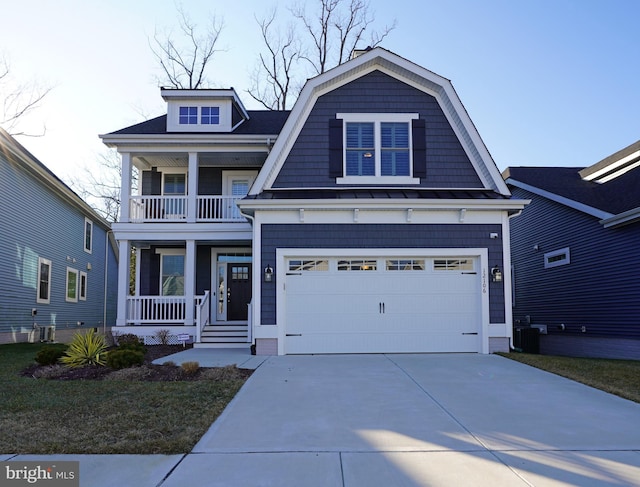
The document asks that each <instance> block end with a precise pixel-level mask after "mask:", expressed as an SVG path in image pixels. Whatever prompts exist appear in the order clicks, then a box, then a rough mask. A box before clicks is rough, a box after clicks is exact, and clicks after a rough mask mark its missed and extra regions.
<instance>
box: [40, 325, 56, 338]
mask: <svg viewBox="0 0 640 487" xmlns="http://www.w3.org/2000/svg"><path fill="white" fill-rule="evenodd" d="M55 338H56V326H55V325H49V326H41V327H40V341H41V342H52V341H54V340H55Z"/></svg>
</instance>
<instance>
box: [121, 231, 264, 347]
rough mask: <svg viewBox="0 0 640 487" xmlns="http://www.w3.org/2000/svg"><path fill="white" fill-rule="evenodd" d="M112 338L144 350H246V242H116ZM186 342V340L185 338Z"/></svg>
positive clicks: (249, 312) (249, 309) (249, 320)
mask: <svg viewBox="0 0 640 487" xmlns="http://www.w3.org/2000/svg"><path fill="white" fill-rule="evenodd" d="M120 266H121V267H120V278H119V279H120V282H119V286H118V314H117V321H116V326H115V327H113V329H112V331H113V333H114V334H124V333H133V334H136V335H138V336H140V337H142V338H143V339H144V341H145V343H147V344H155V343H161V340H162V339H163V338H162V335H164V337H165V338H164V339H165V340H166V341H168V343H169V344H176V343H182V342H189V343H191V342H192V343H194V344H195V346H212V347H213V346H226V347H247V346H249V345H250V344H251V343H252V336H251V328H252V327H251V326H250V325H251V323H252V316H253V310H252V299H251V274H252V254H251V248H250V246H249V245H248V242H244V243H242V245H240V244H239V245H238V246H237V247H226V246H225V247H221V246H218V245H216V243H213V242H207V241H195V240H186V241H167V242H153V243H150V242H144V241H135V242H131V241H122V240H121V241H120ZM187 336H188V338H187Z"/></svg>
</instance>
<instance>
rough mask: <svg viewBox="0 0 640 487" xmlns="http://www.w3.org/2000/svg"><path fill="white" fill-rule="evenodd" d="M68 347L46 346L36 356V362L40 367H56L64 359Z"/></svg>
mask: <svg viewBox="0 0 640 487" xmlns="http://www.w3.org/2000/svg"><path fill="white" fill-rule="evenodd" d="M66 349H67V347H66V346H65V347H60V346H53V345H45V346H44V347H42V348H41V349H40V351H39V352H38V353H37V354H36V362H38V363H39V364H40V365H54V364H57V363H58V360H60V358H62V356H63V355H64V352H65V350H66Z"/></svg>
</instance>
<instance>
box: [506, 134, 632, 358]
mask: <svg viewBox="0 0 640 487" xmlns="http://www.w3.org/2000/svg"><path fill="white" fill-rule="evenodd" d="M503 175H504V178H505V180H506V182H507V184H508V186H509V188H510V189H511V191H512V192H513V195H514V197H518V198H527V199H530V200H531V201H532V203H531V204H530V205H529V206H527V207H526V208H525V209H524V210H523V211H522V214H521V215H519V216H517V217H515V218H513V219H512V220H511V255H512V263H513V274H514V279H513V283H514V308H513V309H514V311H513V315H514V324H515V326H516V327H528V326H529V325H534V326H536V327H538V328H540V329H541V330H542V332H543V333H542V334H541V335H540V351H541V352H542V353H545V354H554V355H572V356H589V357H610V358H629V359H636V360H638V359H640V253H639V252H638V249H640V191H639V189H640V141H638V142H636V143H634V144H632V145H630V146H628V147H626V148H624V149H622V150H620V151H618V152H616V153H615V154H613V155H611V156H609V157H607V158H606V159H604V160H602V161H600V162H598V163H597V164H594V165H593V166H590V167H586V168H579V167H510V168H508V169H507V170H506V171H505V172H504V174H503Z"/></svg>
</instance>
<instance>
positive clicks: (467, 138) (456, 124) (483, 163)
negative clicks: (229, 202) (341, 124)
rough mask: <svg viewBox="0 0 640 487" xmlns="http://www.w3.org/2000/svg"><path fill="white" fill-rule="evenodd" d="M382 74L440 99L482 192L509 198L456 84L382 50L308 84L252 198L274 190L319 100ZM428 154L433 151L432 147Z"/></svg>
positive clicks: (379, 49) (266, 164)
mask: <svg viewBox="0 0 640 487" xmlns="http://www.w3.org/2000/svg"><path fill="white" fill-rule="evenodd" d="M376 71H377V72H381V73H384V74H385V75H388V76H390V77H391V78H394V79H396V80H399V81H401V82H403V83H405V84H406V85H408V86H411V87H413V88H415V89H417V90H419V91H420V92H422V93H426V94H429V95H431V96H433V97H434V98H435V100H436V101H437V104H438V106H439V107H440V109H441V110H442V112H443V113H444V115H445V117H446V119H447V121H448V123H449V125H450V126H451V128H452V129H453V131H454V132H455V135H456V137H457V139H458V141H459V142H460V144H461V146H462V148H463V150H464V153H465V154H466V157H468V159H469V161H470V162H471V164H472V165H473V168H474V170H475V172H476V174H477V177H478V178H479V180H480V181H481V185H482V188H481V189H487V190H492V191H495V192H496V193H499V194H501V195H504V196H506V197H508V196H509V195H510V193H509V190H508V188H507V186H506V184H505V183H504V180H503V179H502V177H501V175H500V171H499V170H498V168H497V166H496V164H495V162H494V161H493V159H492V157H491V155H490V154H489V151H488V150H487V148H486V147H485V145H484V142H483V141H482V139H481V138H480V135H479V134H478V132H477V130H476V128H475V126H474V125H473V123H472V121H471V119H470V118H469V115H468V114H467V112H466V110H465V108H464V106H463V105H462V103H461V102H460V99H459V98H458V95H457V94H456V92H455V90H454V88H453V85H452V84H451V82H450V81H449V80H448V79H446V78H443V77H442V76H439V75H437V74H435V73H433V72H432V71H429V70H427V69H425V68H422V67H420V66H418V65H416V64H414V63H412V62H410V61H408V60H406V59H404V58H402V57H400V56H398V55H396V54H394V53H392V52H390V51H387V50H385V49H382V48H380V47H377V48H374V49H371V50H368V51H366V52H364V53H363V54H361V55H359V56H358V57H356V58H354V59H352V60H350V61H348V62H346V63H344V64H342V65H340V66H337V67H335V68H333V69H331V70H329V71H327V72H325V73H323V74H321V75H319V76H316V77H315V78H312V79H310V80H309V81H307V83H306V84H305V86H304V88H303V90H302V92H301V94H300V97H299V98H298V100H297V102H296V104H295V105H294V107H293V110H292V111H291V114H290V116H289V118H288V119H287V122H286V123H285V125H284V127H283V129H282V132H281V133H280V136H279V137H278V140H277V141H276V143H275V144H274V146H273V149H272V151H271V153H270V155H269V156H268V157H267V160H266V162H265V164H264V166H263V168H262V170H261V172H260V174H259V176H258V178H257V180H256V182H255V184H254V185H253V187H252V189H251V192H250V196H255V195H257V194H259V193H260V192H262V191H268V190H270V189H272V188H273V187H274V183H275V181H276V178H277V177H278V174H279V172H280V170H281V169H282V167H283V165H284V163H285V161H286V159H287V157H288V155H289V153H290V151H291V150H292V147H293V145H294V144H295V142H296V139H297V138H298V135H299V134H300V132H301V130H302V128H303V126H304V125H305V122H306V121H307V119H308V117H309V115H310V113H311V111H312V110H313V108H314V106H315V105H316V102H317V101H318V99H319V98H320V97H321V96H323V95H325V94H327V93H330V92H332V91H334V90H336V89H338V88H340V87H342V86H345V85H347V84H348V83H351V82H352V81H354V80H357V79H360V78H362V77H364V76H366V75H368V74H369V73H373V72H376ZM427 150H428V148H427Z"/></svg>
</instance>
